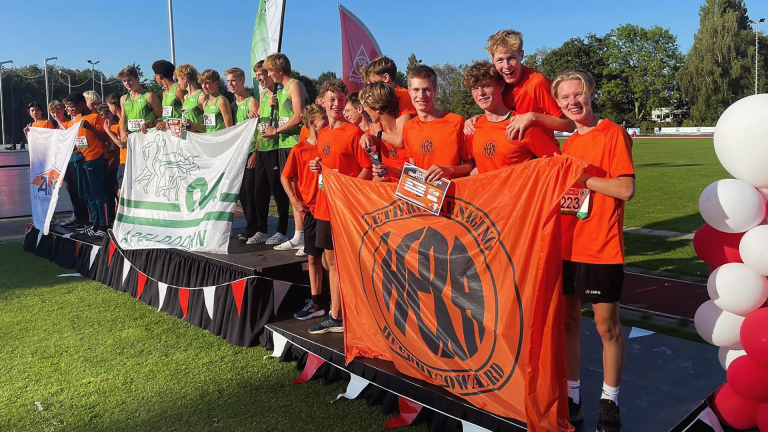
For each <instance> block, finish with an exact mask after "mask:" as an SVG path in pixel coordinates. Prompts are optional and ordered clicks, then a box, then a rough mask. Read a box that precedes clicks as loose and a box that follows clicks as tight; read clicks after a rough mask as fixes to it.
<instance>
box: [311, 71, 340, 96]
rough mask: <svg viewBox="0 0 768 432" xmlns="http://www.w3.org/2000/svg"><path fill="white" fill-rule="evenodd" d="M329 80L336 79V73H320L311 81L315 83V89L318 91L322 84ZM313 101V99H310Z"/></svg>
mask: <svg viewBox="0 0 768 432" xmlns="http://www.w3.org/2000/svg"><path fill="white" fill-rule="evenodd" d="M330 79H338V77H337V76H336V72H333V71H325V72H323V73H321V74H320V75H319V76H318V77H317V79H315V80H313V81H314V83H315V88H317V89H319V88H321V87H322V86H323V83H324V82H326V81H328V80H330ZM312 100H314V99H312Z"/></svg>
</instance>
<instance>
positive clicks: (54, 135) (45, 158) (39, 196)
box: [27, 122, 80, 235]
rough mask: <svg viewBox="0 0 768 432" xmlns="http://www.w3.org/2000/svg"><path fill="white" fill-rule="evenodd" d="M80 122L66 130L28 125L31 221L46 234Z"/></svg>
mask: <svg viewBox="0 0 768 432" xmlns="http://www.w3.org/2000/svg"><path fill="white" fill-rule="evenodd" d="M79 129H80V122H78V123H77V124H75V125H73V126H72V127H70V128H69V129H67V130H60V129H46V128H30V129H29V134H28V135H27V140H28V141H29V196H30V198H31V200H32V223H33V224H34V225H35V228H37V229H39V230H40V231H42V233H43V235H48V226H49V225H50V223H51V219H52V218H53V213H54V212H55V211H56V201H58V200H59V188H60V187H61V185H62V183H63V182H64V173H65V172H66V171H67V164H68V163H69V158H70V157H71V156H72V149H73V148H74V147H75V139H76V138H77V131H78V130H79Z"/></svg>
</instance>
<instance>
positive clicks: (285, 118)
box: [277, 117, 291, 127]
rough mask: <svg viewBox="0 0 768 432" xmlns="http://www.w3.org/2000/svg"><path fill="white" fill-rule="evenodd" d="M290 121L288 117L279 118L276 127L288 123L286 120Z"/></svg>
mask: <svg viewBox="0 0 768 432" xmlns="http://www.w3.org/2000/svg"><path fill="white" fill-rule="evenodd" d="M290 119H291V118H290V117H280V118H279V119H277V126H278V127H279V126H282V125H284V124H286V123H288V120H290Z"/></svg>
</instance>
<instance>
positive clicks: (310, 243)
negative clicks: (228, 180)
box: [280, 104, 328, 320]
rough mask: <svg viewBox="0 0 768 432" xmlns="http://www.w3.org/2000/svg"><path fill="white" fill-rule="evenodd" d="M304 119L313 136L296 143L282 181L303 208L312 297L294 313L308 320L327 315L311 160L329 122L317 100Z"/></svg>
mask: <svg viewBox="0 0 768 432" xmlns="http://www.w3.org/2000/svg"><path fill="white" fill-rule="evenodd" d="M301 120H302V122H303V123H304V125H306V126H307V128H308V129H309V138H307V139H306V140H301V141H299V143H298V144H296V145H295V146H293V148H292V149H291V154H290V155H288V161H286V163H285V168H284V169H283V172H282V176H281V177H280V181H281V182H282V183H283V187H284V188H285V192H286V193H287V194H288V197H289V198H290V200H291V203H292V204H293V206H294V208H296V207H298V208H300V209H301V213H300V214H295V215H294V217H301V218H302V223H303V226H304V242H305V243H304V247H303V249H304V253H306V255H307V257H308V259H309V286H310V290H311V292H312V299H311V300H310V301H309V302H307V305H306V306H305V307H304V308H303V309H302V310H300V311H298V312H296V313H295V314H294V315H293V316H294V317H295V318H296V319H299V320H307V319H310V318H314V317H319V316H323V315H325V308H323V301H322V291H323V267H322V256H323V250H322V249H320V248H318V247H317V246H315V237H316V232H317V220H316V219H315V217H314V214H313V213H315V202H316V200H317V190H318V189H317V187H318V185H317V174H316V173H314V172H312V171H311V170H310V169H309V163H310V161H312V160H314V159H315V158H316V157H317V134H318V132H320V130H321V129H323V128H325V127H326V126H327V125H328V118H327V117H326V113H325V109H324V108H323V107H322V106H320V105H317V104H312V105H308V106H307V107H306V108H304V111H303V112H302V113H301Z"/></svg>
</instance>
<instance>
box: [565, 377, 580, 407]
mask: <svg viewBox="0 0 768 432" xmlns="http://www.w3.org/2000/svg"><path fill="white" fill-rule="evenodd" d="M579 387H581V380H576V381H571V380H568V397H569V398H571V399H573V403H575V404H578V403H579V401H580V400H581V397H580V396H579Z"/></svg>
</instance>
